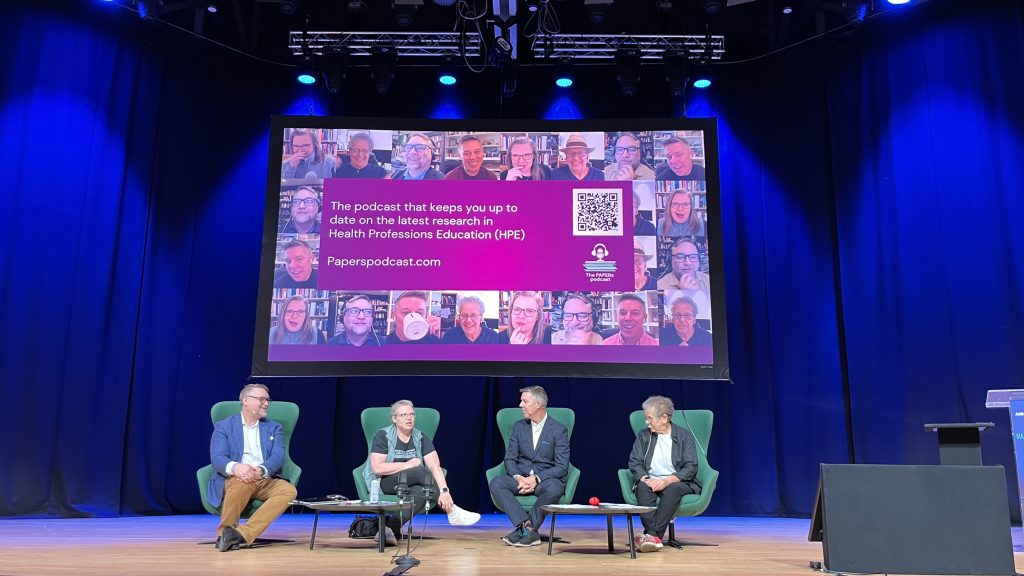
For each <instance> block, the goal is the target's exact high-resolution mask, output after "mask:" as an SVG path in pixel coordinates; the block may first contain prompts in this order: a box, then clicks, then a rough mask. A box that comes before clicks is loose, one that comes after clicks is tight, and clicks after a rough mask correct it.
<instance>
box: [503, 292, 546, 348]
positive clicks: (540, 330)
mask: <svg viewBox="0 0 1024 576" xmlns="http://www.w3.org/2000/svg"><path fill="white" fill-rule="evenodd" d="M520 297H522V298H530V299H532V300H533V301H534V302H536V303H537V315H536V316H535V318H536V319H537V321H536V322H535V323H534V324H533V330H530V342H529V343H530V344H543V343H544V317H543V316H542V314H544V298H543V297H542V296H541V295H540V292H527V291H524V292H513V293H512V298H511V299H510V300H509V301H508V312H509V321H510V322H511V320H512V318H511V317H512V308H514V307H515V305H516V298H520Z"/></svg>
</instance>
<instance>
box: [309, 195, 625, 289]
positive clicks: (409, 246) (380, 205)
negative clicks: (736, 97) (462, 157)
mask: <svg viewBox="0 0 1024 576" xmlns="http://www.w3.org/2000/svg"><path fill="white" fill-rule="evenodd" d="M629 184H630V183H628V182H600V181H598V182H585V183H584V182H561V181H542V182H503V181H479V182H477V181H445V180H423V181H401V180H342V179H329V180H326V181H325V182H324V202H323V215H322V225H321V230H320V255H319V274H318V282H317V287H318V288H319V289H321V290H412V289H416V290H448V289H456V290H569V291H591V290H595V291H605V292H607V291H632V289H633V220H632V209H633V208H632V200H633V197H632V190H631V188H630V185H629ZM585 190H589V191H593V192H597V193H605V192H609V193H611V192H617V193H618V200H617V201H618V202H621V212H620V213H618V214H617V216H618V223H619V228H620V230H619V232H617V233H616V235H609V236H605V235H586V236H583V235H577V234H574V229H575V226H576V223H575V222H574V217H573V199H574V197H576V195H577V194H578V193H582V192H583V191H585ZM374 204H376V205H374ZM474 207H476V208H474ZM419 208H423V209H422V210H421V209H419ZM439 218H448V219H457V218H462V219H465V222H464V223H462V224H460V223H446V224H438V223H437V222H436V219H439ZM423 219H426V221H424V220H423ZM409 233H418V234H427V233H429V234H430V235H431V236H432V238H424V237H422V236H421V237H418V238H396V237H395V236H398V235H403V234H409ZM445 234H448V235H461V237H459V238H445V237H443V236H444V235H445ZM439 236H442V237H439ZM599 244H600V245H602V246H603V248H604V252H605V253H606V254H602V251H601V249H600V248H598V249H597V250H595V247H597V246H598V245H599ZM595 252H596V255H595ZM602 256H603V258H602ZM431 260H433V261H435V262H429V261H431ZM437 261H439V262H437ZM585 265H586V266H587V268H586V269H585V268H584V266H585Z"/></svg>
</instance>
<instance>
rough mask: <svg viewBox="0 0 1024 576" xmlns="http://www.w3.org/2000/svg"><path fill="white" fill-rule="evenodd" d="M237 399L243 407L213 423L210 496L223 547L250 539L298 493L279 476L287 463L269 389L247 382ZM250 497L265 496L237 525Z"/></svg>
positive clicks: (281, 431)
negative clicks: (271, 410)
mask: <svg viewBox="0 0 1024 576" xmlns="http://www.w3.org/2000/svg"><path fill="white" fill-rule="evenodd" d="M238 399H239V401H241V403H242V411H241V413H239V414H234V415H232V416H228V417H227V418H225V419H223V420H221V421H220V422H217V423H216V424H214V425H213V437H212V438H211V439H210V461H211V462H212V463H213V467H214V469H215V470H216V471H217V473H216V474H214V475H212V476H211V477H210V483H209V485H208V486H207V499H208V500H209V502H210V503H211V504H213V505H214V506H218V505H219V506H221V510H220V526H218V527H217V549H218V550H220V551H221V552H227V551H228V550H232V549H234V548H237V547H239V546H240V545H243V544H245V545H249V544H252V542H253V541H254V540H256V537H257V536H259V535H260V534H262V533H263V531H264V530H266V529H267V527H268V526H270V523H271V522H273V521H274V520H276V519H277V517H278V516H280V515H281V513H282V512H284V511H285V508H287V507H288V503H289V502H291V501H292V500H294V499H295V496H296V491H295V487H294V486H292V485H291V484H290V483H289V482H288V481H287V480H285V479H283V478H278V477H277V475H278V474H279V473H280V472H281V466H283V465H284V429H282V428H281V425H280V424H278V423H277V422H273V421H269V420H266V417H267V408H268V407H270V390H269V389H268V388H267V387H266V386H265V385H263V384H248V385H246V387H245V388H242V391H241V393H239V395H238ZM252 500H262V501H263V505H262V506H260V507H259V509H257V510H256V512H255V513H254V514H253V515H252V517H250V518H249V521H248V522H247V523H246V524H245V525H244V526H239V525H238V519H239V517H240V516H241V515H242V510H244V509H245V507H246V506H247V505H248V504H249V502H250V501H252Z"/></svg>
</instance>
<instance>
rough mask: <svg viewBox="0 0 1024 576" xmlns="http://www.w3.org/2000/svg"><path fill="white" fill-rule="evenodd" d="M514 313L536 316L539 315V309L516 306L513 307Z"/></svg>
mask: <svg viewBox="0 0 1024 576" xmlns="http://www.w3.org/2000/svg"><path fill="white" fill-rule="evenodd" d="M512 313H513V314H515V315H516V316H526V317H527V318H533V317H534V316H536V315H537V309H536V308H520V307H518V306H516V307H515V308H513V309H512Z"/></svg>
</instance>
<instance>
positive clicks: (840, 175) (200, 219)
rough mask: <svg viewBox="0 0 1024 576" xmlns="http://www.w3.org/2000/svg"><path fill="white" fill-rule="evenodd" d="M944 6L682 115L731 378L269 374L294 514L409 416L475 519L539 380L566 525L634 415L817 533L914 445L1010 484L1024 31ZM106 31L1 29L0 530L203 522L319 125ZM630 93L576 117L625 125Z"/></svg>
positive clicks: (73, 23) (177, 46)
mask: <svg viewBox="0 0 1024 576" xmlns="http://www.w3.org/2000/svg"><path fill="white" fill-rule="evenodd" d="M962 4H963V3H956V2H942V1H941V0H933V2H929V3H925V4H922V5H920V6H918V7H915V10H914V11H911V10H907V11H905V12H904V13H902V14H900V15H897V16H886V17H884V18H881V19H878V20H876V21H872V22H869V23H866V24H865V25H864V26H863V27H862V29H861V30H860V31H859V32H858V33H857V34H856V35H854V36H853V37H851V38H848V39H845V40H843V41H841V42H840V43H832V42H828V43H820V44H813V45H807V46H805V47H804V48H798V49H795V50H792V51H789V52H787V53H784V54H781V55H777V56H775V57H772V58H768V59H766V60H763V61H757V62H753V63H749V64H742V65H734V66H733V67H731V68H730V69H729V70H731V71H729V73H728V74H723V75H720V76H719V77H718V78H717V79H716V87H715V92H713V93H712V95H711V96H709V97H707V98H706V99H705V100H702V101H701V102H700V103H699V106H698V107H697V108H698V109H699V110H700V111H701V112H702V113H703V112H710V113H714V114H717V115H718V116H719V118H720V120H719V123H720V128H719V130H720V151H721V154H720V156H721V159H722V162H721V172H722V184H723V193H722V208H723V210H722V212H723V229H724V238H723V243H724V246H723V248H724V251H725V254H726V259H727V261H726V267H725V270H723V271H722V272H723V273H724V274H725V275H726V280H727V294H726V300H727V304H728V314H729V320H728V322H729V326H728V327H729V339H730V357H731V377H732V380H733V383H732V384H722V383H685V382H679V381H644V380H627V379H614V380H600V379H568V378H557V379H532V378H507V377H504V378H497V377H492V378H484V377H479V378H435V377H431V378H417V377H401V378H399V377H394V378H344V379H333V378H315V379H290V380H281V381H279V382H274V383H272V385H271V386H272V390H271V395H272V396H273V397H274V398H275V399H279V400H289V401H294V402H297V403H298V404H299V405H300V407H301V410H302V416H301V418H300V421H299V426H298V428H297V430H296V434H295V438H294V439H293V441H292V456H293V458H294V459H295V461H296V462H298V463H299V464H300V465H301V466H302V467H303V469H304V472H303V476H302V481H301V484H300V494H302V495H322V494H325V493H329V492H341V493H345V494H348V495H352V494H354V491H353V486H352V480H351V470H352V468H353V467H355V466H356V465H358V464H360V463H361V462H363V460H364V459H365V457H366V452H365V450H366V445H365V442H364V440H363V437H362V432H361V429H360V426H359V413H360V411H361V410H362V409H363V408H364V407H367V406H383V405H387V404H390V403H391V402H393V401H395V400H397V399H400V398H409V399H411V400H412V401H413V402H415V403H416V404H417V405H421V406H429V407H434V408H437V409H438V410H440V411H441V414H442V420H441V426H440V428H439V431H438V438H437V446H438V451H439V454H440V457H441V460H442V463H443V465H444V466H446V467H447V468H448V469H449V483H450V485H451V486H452V491H453V494H454V495H455V498H456V501H457V502H458V503H459V504H460V505H463V506H466V507H468V508H474V507H475V508H477V509H479V510H481V511H489V510H491V509H492V507H491V504H490V501H489V498H488V496H487V492H486V485H485V483H484V479H483V470H484V469H486V468H488V467H490V466H493V465H494V464H496V463H497V462H499V461H500V460H501V453H502V452H501V451H502V446H501V439H500V436H499V435H498V433H497V431H496V430H495V426H494V413H495V411H496V410H497V409H499V408H503V407H509V406H516V405H517V404H518V397H519V393H518V390H519V388H521V387H522V386H525V385H528V384H534V383H536V384H541V385H543V386H545V387H546V388H547V389H548V391H549V394H550V396H551V398H550V403H551V405H553V406H567V407H570V408H573V409H574V410H575V411H576V413H577V424H576V430H575V432H574V435H573V456H572V460H573V463H574V464H576V465H577V466H578V467H579V468H581V470H582V472H583V474H582V477H581V480H580V486H579V489H578V490H577V494H578V498H577V500H578V501H580V500H582V499H584V498H586V497H588V496H591V495H597V496H599V497H600V498H601V499H602V500H606V501H612V500H616V499H617V498H618V497H617V496H616V494H617V493H618V487H617V482H616V479H615V473H614V470H615V469H616V468H619V467H623V466H625V464H626V459H627V456H628V451H629V446H630V444H631V442H632V434H631V432H630V430H629V425H628V422H627V416H628V414H629V412H631V411H632V410H635V409H638V408H639V406H640V403H641V402H642V401H643V399H644V398H646V397H647V396H649V395H651V394H665V395H668V396H670V397H671V398H672V399H673V400H674V401H675V402H676V403H677V405H678V407H680V408H709V409H712V410H714V411H715V416H716V420H715V430H714V434H713V436H712V441H711V445H710V446H709V447H708V449H709V456H710V460H711V462H712V463H713V464H714V465H715V467H716V468H718V469H719V470H720V471H721V472H722V475H721V479H720V482H719V487H718V490H717V492H716V494H715V496H714V499H713V502H712V506H711V509H710V510H709V513H711V514H744V515H804V514H807V513H808V512H809V511H810V507H811V504H812V502H813V496H814V489H815V486H816V483H817V464H818V463H819V462H847V461H856V462H871V463H876V462H900V463H922V462H936V461H937V448H936V446H935V442H934V439H933V438H932V437H931V436H929V435H928V434H926V433H925V432H924V431H923V430H922V428H921V425H922V424H924V423H925V422H928V421H963V420H995V421H996V422H997V424H998V425H999V426H1000V428H997V429H996V430H994V431H990V432H989V433H986V434H987V437H986V438H985V444H984V445H985V449H986V452H985V458H986V461H987V462H990V463H1002V464H1005V465H1009V464H1010V457H1011V456H1010V455H1011V454H1012V450H1011V448H1010V439H1009V434H1008V431H1007V427H1008V424H1007V422H1008V420H1007V417H1006V415H1005V414H1004V413H1002V412H1001V411H986V410H984V409H983V408H982V405H983V396H984V391H985V390H986V389H988V388H996V387H1004V386H1005V387H1019V386H1021V385H1022V383H1024V360H1022V357H1021V354H1020V350H1022V349H1024V318H1022V304H1021V300H1022V296H1024V270H1022V268H1024V266H1022V262H1024V254H1022V251H1024V238H1022V237H1021V236H1022V233H1021V232H1020V231H1019V230H1017V229H1016V228H1015V227H1014V224H1015V223H1016V222H1015V220H1018V219H1020V217H1021V216H1024V205H1022V200H1021V194H1020V190H1022V189H1024V178H1022V167H1021V162H1020V159H1021V158H1022V157H1024V142H1022V134H1024V121H1022V110H1021V107H1020V106H1019V102H1022V101H1024V88H1021V85H1020V83H1019V82H1017V76H1018V75H1019V70H1018V68H1019V63H1020V62H1022V61H1024V53H1022V50H1024V25H1022V13H1021V12H1022V11H1021V7H1020V6H1019V4H1018V3H1016V2H1012V1H1009V0H982V1H981V2H977V3H972V4H971V6H964V5H962ZM107 8H109V5H105V4H103V3H72V2H66V3H59V2H40V3H35V2H29V1H28V0H22V1H15V2H11V3H8V6H5V14H4V18H3V19H2V20H0V69H2V70H4V74H3V75H2V78H0V153H2V156H0V157H3V158H4V159H5V165H6V167H7V170H8V172H7V179H6V182H5V184H4V186H3V187H0V191H2V194H3V198H4V200H5V202H6V205H7V206H8V208H9V210H8V214H9V216H8V218H7V220H6V222H5V225H4V226H3V227H0V238H2V239H3V246H4V248H5V249H4V250H0V272H2V278H3V284H2V291H0V294H2V297H0V309H2V310H4V312H5V314H3V315H2V316H0V334H3V335H4V345H3V346H0V367H2V368H3V380H0V393H2V395H3V397H4V398H5V400H7V403H8V416H7V422H6V424H7V429H8V431H9V435H10V436H11V438H12V440H10V441H8V442H4V443H0V462H2V463H3V465H2V466H0V515H58V516H76V515H78V516H85V515H117V514H132V513H139V514H156V513H172V512H197V511H200V510H201V507H200V505H199V499H198V489H197V486H196V483H195V470H196V469H197V468H199V467H201V466H203V465H205V464H206V463H207V462H208V461H209V457H208V442H209V435H210V432H211V430H212V427H211V424H210V422H209V407H210V406H211V405H212V404H213V403H214V402H216V401H219V400H229V399H233V398H237V394H238V390H239V389H240V387H241V385H242V384H243V383H244V381H245V378H246V376H247V375H248V373H249V365H250V361H251V343H252V339H253V333H252V332H253V325H254V322H255V318H254V313H255V307H256V280H257V278H258V276H259V251H260V246H261V240H262V220H263V203H264V190H265V181H266V177H267V148H268V146H270V147H271V148H273V145H272V143H269V142H268V135H267V134H266V125H267V122H266V121H267V117H268V115H269V114H270V113H272V112H277V111H289V112H293V113H295V112H299V113H302V112H303V111H304V110H305V109H306V108H311V107H313V106H312V104H310V105H309V106H304V105H303V104H302V102H310V103H312V102H313V98H312V97H311V96H310V95H309V93H308V92H303V93H301V97H300V98H297V94H296V93H295V92H293V90H294V88H293V83H291V82H290V81H289V80H290V79H289V77H288V72H289V71H288V70H287V69H277V68H275V67H271V66H267V65H265V64H263V63H259V62H254V61H251V60H247V59H245V58H242V57H239V56H237V55H233V54H227V53H224V52H222V51H218V50H214V49H211V48H210V47H209V46H205V45H201V44H194V43H190V42H186V41H184V40H183V39H182V38H181V37H180V36H175V34H174V33H173V32H172V31H169V30H166V29H163V28H160V27H152V26H146V25H144V24H143V23H141V22H139V21H137V20H134V21H131V20H129V21H126V20H125V19H124V18H121V17H119V13H118V12H116V11H112V10H108V9H107ZM126 22H128V23H130V24H131V25H130V26H129V25H126ZM599 72H600V70H598V71H597V72H595V73H594V74H593V76H592V77H591V79H590V80H588V79H587V78H585V77H584V78H581V79H580V85H581V86H586V85H588V84H587V82H589V81H593V80H594V78H596V77H597V76H599ZM605 80H607V78H605ZM403 81H405V82H408V83H409V84H410V85H412V84H414V82H413V81H412V80H411V79H407V80H403ZM610 89H613V88H610ZM595 94H597V92H595ZM394 98H398V96H394V97H389V98H379V99H378V98H371V99H369V100H367V101H365V102H358V101H357V98H355V97H348V98H347V100H346V102H347V103H350V104H352V106H351V107H347V108H344V109H338V108H331V109H330V111H331V112H335V113H342V114H349V115H362V116H384V115H390V114H391V112H392V109H393V107H394V104H395V99H394ZM617 98H618V97H617V96H614V95H603V96H601V97H594V98H586V97H582V96H580V95H579V94H577V95H576V96H574V97H573V103H574V105H576V106H578V107H579V109H580V111H581V113H582V115H584V116H589V117H614V116H618V115H621V114H622V111H623V110H624V109H626V108H624V107H623V106H622V105H621V102H620V101H618V100H617ZM427 100H429V99H427V98H424V99H422V101H420V102H419V103H417V102H415V101H413V100H408V99H406V100H402V102H403V103H404V104H407V108H408V109H407V110H405V111H404V113H405V114H408V115H410V116H416V115H420V116H429V115H430V113H431V111H432V110H433V106H434V104H433V103H432V102H428V101H427ZM520 101H521V102H532V101H527V100H523V99H520ZM296 102H298V104H296ZM548 104H550V103H546V102H539V101H538V102H532V103H530V104H529V105H533V106H535V107H536V110H534V111H533V113H532V115H535V116H537V117H540V116H542V115H543V113H544V112H545V110H546V107H547V106H548ZM296 105H298V106H301V107H303V108H302V110H298V111H297V110H295V109H294V106H296ZM465 105H466V110H465V115H466V116H467V117H485V114H486V113H487V112H488V109H487V108H484V109H483V111H482V113H481V110H476V109H474V108H473V106H474V105H477V106H479V105H480V104H479V103H475V102H466V103H465ZM520 105H521V106H526V105H528V104H520ZM389 106H390V107H391V108H388V107H389ZM417 106H418V107H417ZM656 107H657V104H655V103H653V102H652V103H651V106H650V107H643V109H637V108H636V107H635V103H634V106H633V108H631V109H635V114H636V115H638V116H639V115H642V116H650V115H657V113H655V112H656ZM318 110H319V107H318ZM691 110H693V108H691ZM667 113H668V111H667V109H666V111H665V112H664V114H667ZM965 278H969V280H965ZM1011 492H1012V494H1011V500H1012V499H1013V496H1015V491H1014V490H1012V488H1011ZM1014 509H1015V508H1014Z"/></svg>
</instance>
